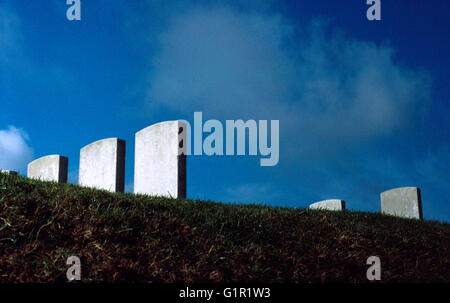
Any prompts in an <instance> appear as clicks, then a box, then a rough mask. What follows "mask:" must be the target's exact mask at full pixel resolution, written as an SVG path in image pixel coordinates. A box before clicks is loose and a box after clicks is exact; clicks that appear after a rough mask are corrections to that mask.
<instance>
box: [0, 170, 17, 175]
mask: <svg viewBox="0 0 450 303" xmlns="http://www.w3.org/2000/svg"><path fill="white" fill-rule="evenodd" d="M0 172H2V173H4V174H8V175H17V172H16V171H13V170H4V169H2V170H0Z"/></svg>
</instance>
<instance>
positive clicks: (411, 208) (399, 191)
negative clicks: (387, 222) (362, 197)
mask: <svg viewBox="0 0 450 303" xmlns="http://www.w3.org/2000/svg"><path fill="white" fill-rule="evenodd" d="M380 199H381V212H382V213H384V214H387V215H393V216H397V217H403V218H414V219H420V220H421V219H422V218H423V217H422V199H421V195H420V189H419V188H417V187H400V188H394V189H391V190H388V191H385V192H382V193H381V194H380Z"/></svg>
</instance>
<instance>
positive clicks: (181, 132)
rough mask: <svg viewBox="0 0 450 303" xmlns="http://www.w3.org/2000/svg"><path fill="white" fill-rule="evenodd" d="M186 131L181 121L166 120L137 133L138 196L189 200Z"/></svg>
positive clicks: (136, 176)
mask: <svg viewBox="0 0 450 303" xmlns="http://www.w3.org/2000/svg"><path fill="white" fill-rule="evenodd" d="M186 130H187V126H186V124H185V123H183V122H181V121H167V122H161V123H158V124H154V125H151V126H149V127H147V128H144V129H143V130H141V131H139V132H137V133H136V148H135V168H134V192H135V193H137V194H148V195H159V196H167V197H173V198H186V155H185V144H184V142H186V133H187V132H186Z"/></svg>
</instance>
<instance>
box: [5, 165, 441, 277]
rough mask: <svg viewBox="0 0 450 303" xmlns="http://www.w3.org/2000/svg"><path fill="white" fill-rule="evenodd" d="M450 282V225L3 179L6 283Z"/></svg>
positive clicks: (375, 215)
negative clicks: (377, 274) (375, 261)
mask: <svg viewBox="0 0 450 303" xmlns="http://www.w3.org/2000/svg"><path fill="white" fill-rule="evenodd" d="M71 255H76V256H79V257H80V258H81V262H82V281H84V282H89V281H130V282H135V281H140V282H334V281H342V282H367V279H366V271H367V269H368V267H369V266H368V265H366V260H367V258H368V257H369V256H379V257H380V258H381V268H382V276H381V278H382V282H392V281H399V282H407V281H409V282H410V281H427V282H437V281H443V282H449V281H450V224H446V223H438V222H428V221H425V222H423V221H418V220H408V219H400V218H395V217H390V216H384V215H381V214H376V213H364V212H350V211H344V212H329V211H317V210H304V209H289V208H275V207H266V206H257V205H227V204H221V203H213V202H204V201H191V200H176V199H167V198H161V197H149V196H141V195H131V194H112V193H108V192H106V191H100V190H94V189H88V188H82V187H78V186H75V185H67V184H66V185H61V184H56V183H51V182H40V181H35V180H28V179H25V178H21V177H17V176H9V175H5V174H1V173H0V282H54V281H67V279H66V270H67V269H68V268H69V266H68V265H66V259H67V258H68V257H69V256H71Z"/></svg>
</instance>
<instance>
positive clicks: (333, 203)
mask: <svg viewBox="0 0 450 303" xmlns="http://www.w3.org/2000/svg"><path fill="white" fill-rule="evenodd" d="M309 208H311V209H326V210H344V209H345V201H344V200H337V199H330V200H323V201H319V202H316V203H313V204H311V205H310V206H309Z"/></svg>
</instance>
